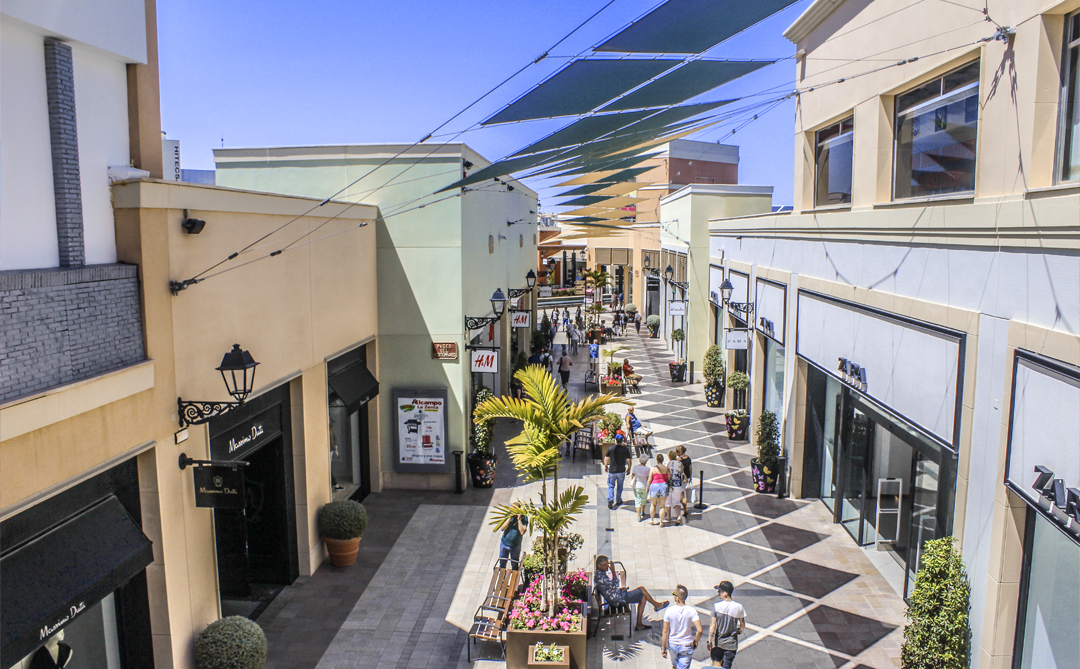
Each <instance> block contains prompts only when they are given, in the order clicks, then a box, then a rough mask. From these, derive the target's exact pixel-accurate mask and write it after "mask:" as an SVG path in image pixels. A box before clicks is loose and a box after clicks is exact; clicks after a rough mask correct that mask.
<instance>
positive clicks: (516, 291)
mask: <svg viewBox="0 0 1080 669" xmlns="http://www.w3.org/2000/svg"><path fill="white" fill-rule="evenodd" d="M525 283H526V284H527V286H528V287H527V288H510V289H508V290H507V291H506V292H507V294H508V295H509V296H510V299H511V300H515V299H517V298H519V297H521V296H522V295H528V294H529V293H530V292H531V291H532V289H533V287H534V286H536V272H534V271H532V270H531V269H530V270H529V273H528V274H526V275H525Z"/></svg>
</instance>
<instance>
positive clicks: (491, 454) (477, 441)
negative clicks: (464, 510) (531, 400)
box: [466, 386, 499, 488]
mask: <svg viewBox="0 0 1080 669" xmlns="http://www.w3.org/2000/svg"><path fill="white" fill-rule="evenodd" d="M492 397H495V393H493V392H491V389H489V388H488V387H487V386H478V387H477V388H476V391H475V392H474V393H473V407H478V406H480V403H481V402H484V401H486V400H488V399H490V398H492ZM474 412H475V408H474ZM494 436H495V419H494V418H491V419H488V420H484V421H480V422H476V421H473V427H472V437H471V440H472V445H473V448H474V449H475V450H474V451H473V452H472V453H469V455H468V457H467V458H466V460H468V463H469V475H470V476H471V477H472V482H473V487H474V488H490V487H491V486H492V485H493V484H494V483H495V466H496V465H497V464H498V462H499V460H498V458H497V457H496V456H495V451H494V449H492V448H491V440H492V438H494Z"/></svg>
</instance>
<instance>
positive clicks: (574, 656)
mask: <svg viewBox="0 0 1080 669" xmlns="http://www.w3.org/2000/svg"><path fill="white" fill-rule="evenodd" d="M587 628H588V620H582V623H581V630H579V631H577V632H538V631H534V630H516V629H507V630H506V669H529V667H531V666H559V665H551V664H544V665H533V664H530V663H529V659H530V657H531V656H532V650H531V648H535V647H536V642H537V641H539V642H541V643H543V644H544V645H545V646H549V645H551V644H552V643H554V644H556V645H558V646H568V647H569V649H570V653H569V665H562V666H569V667H571V669H585V642H586V639H587V638H588V637H587V636H586V629H587Z"/></svg>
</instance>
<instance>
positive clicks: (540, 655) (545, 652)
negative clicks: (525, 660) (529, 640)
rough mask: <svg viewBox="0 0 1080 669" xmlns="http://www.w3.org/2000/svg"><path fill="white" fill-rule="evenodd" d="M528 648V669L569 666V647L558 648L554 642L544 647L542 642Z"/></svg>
mask: <svg viewBox="0 0 1080 669" xmlns="http://www.w3.org/2000/svg"><path fill="white" fill-rule="evenodd" d="M529 648H530V650H529V666H530V667H569V666H570V646H559V645H557V644H555V643H554V642H552V643H551V645H548V646H545V645H544V643H543V642H542V641H537V642H536V645H535V646H530V647H529Z"/></svg>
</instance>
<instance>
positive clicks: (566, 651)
mask: <svg viewBox="0 0 1080 669" xmlns="http://www.w3.org/2000/svg"><path fill="white" fill-rule="evenodd" d="M556 647H557V648H561V649H562V652H563V659H562V660H560V661H558V662H545V661H542V660H537V659H536V658H535V657H534V656H535V655H536V646H535V645H533V646H529V666H530V667H556V668H558V667H567V669H569V667H570V646H556Z"/></svg>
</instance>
